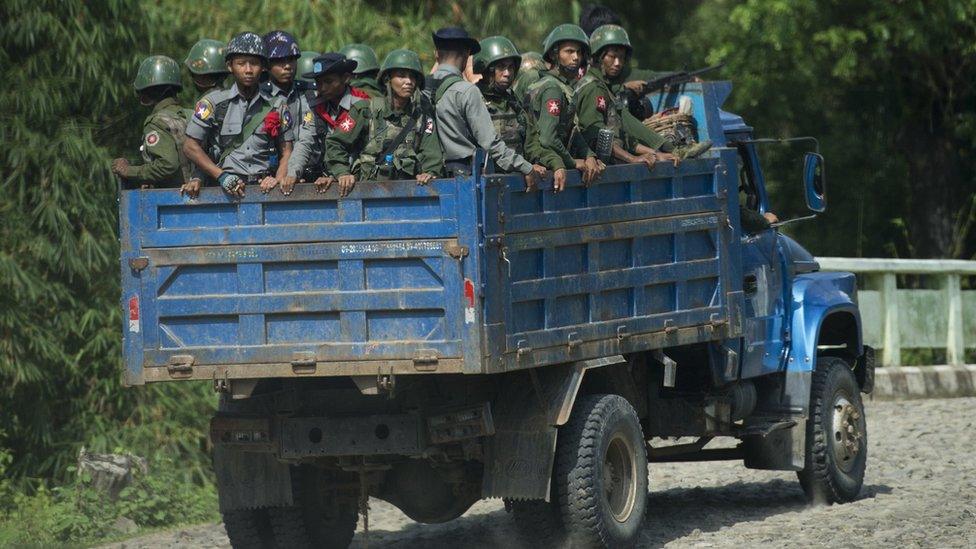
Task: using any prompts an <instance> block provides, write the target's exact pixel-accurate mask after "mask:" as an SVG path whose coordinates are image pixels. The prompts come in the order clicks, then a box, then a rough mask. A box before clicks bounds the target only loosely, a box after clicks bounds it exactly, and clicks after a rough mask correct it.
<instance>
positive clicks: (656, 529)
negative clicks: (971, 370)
mask: <svg viewBox="0 0 976 549" xmlns="http://www.w3.org/2000/svg"><path fill="white" fill-rule="evenodd" d="M974 410H976V398H959V399H950V400H916V401H887V402H869V403H868V404H867V415H868V441H869V451H868V452H869V453H868V470H867V478H866V479H865V483H864V488H863V490H862V491H861V497H860V499H859V500H857V501H855V502H853V503H850V504H847V505H835V506H831V507H810V506H808V505H807V504H806V503H805V501H804V499H803V494H802V492H801V491H800V487H799V485H798V484H797V482H796V477H795V475H794V474H793V473H785V472H774V471H752V470H749V469H745V468H744V467H742V465H741V464H739V463H736V462H714V463H677V464H658V465H654V466H652V468H651V476H650V490H651V495H650V506H649V507H650V508H649V511H648V520H647V526H646V528H645V530H644V532H643V533H642V536H641V542H640V546H641V547H661V546H663V547H783V546H787V545H794V546H799V547H809V546H829V547H885V546H888V547H919V546H925V547H976V453H974V450H976V444H974V442H973V434H974V433H973V431H974V427H976V419H974V418H976V413H974ZM371 509H372V510H371V513H370V534H369V547H371V548H382V547H391V548H408V547H423V548H445V549H446V548H450V549H461V548H481V547H512V546H513V545H514V544H515V541H514V539H515V538H514V536H515V534H514V529H513V527H512V525H511V522H510V519H509V517H508V516H507V515H506V513H505V510H504V509H503V507H502V503H501V502H500V501H497V500H491V501H481V502H479V503H477V504H476V505H475V506H474V507H472V508H471V510H470V511H468V512H467V514H465V515H464V516H463V517H461V518H459V519H457V520H455V521H453V522H450V523H447V524H440V525H422V524H417V523H414V522H412V521H411V520H410V519H408V518H406V517H405V516H404V515H403V514H402V513H400V512H399V511H398V510H397V509H396V508H394V507H392V506H390V505H389V504H386V503H384V502H381V501H372V502H371ZM360 527H362V524H361V523H360ZM363 542H364V536H363V534H362V531H361V530H360V531H359V532H358V533H357V534H356V538H355V540H354V541H353V547H363V545H364V544H363ZM110 547H113V548H116V549H121V548H127V549H130V548H149V547H153V548H155V547H229V544H228V542H227V537H226V536H225V535H224V531H223V527H222V526H221V525H220V524H208V525H201V526H196V527H192V528H186V529H183V530H179V531H171V532H165V533H158V534H153V535H151V536H146V537H142V538H137V539H132V540H128V541H126V542H123V543H118V544H114V545H112V546H110Z"/></svg>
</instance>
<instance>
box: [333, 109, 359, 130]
mask: <svg viewBox="0 0 976 549" xmlns="http://www.w3.org/2000/svg"><path fill="white" fill-rule="evenodd" d="M336 127H338V128H339V131H341V132H343V133H349V132H351V131H352V129H353V128H355V127H356V121H355V120H353V118H352V117H351V116H349V113H342V117H340V119H339V124H338V125H337V126H336Z"/></svg>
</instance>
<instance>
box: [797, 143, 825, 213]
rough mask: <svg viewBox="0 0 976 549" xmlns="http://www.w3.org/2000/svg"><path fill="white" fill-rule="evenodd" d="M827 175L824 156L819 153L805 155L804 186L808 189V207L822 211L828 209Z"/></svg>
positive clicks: (818, 211) (815, 210)
mask: <svg viewBox="0 0 976 549" xmlns="http://www.w3.org/2000/svg"><path fill="white" fill-rule="evenodd" d="M826 185H827V177H826V175H825V174H824V158H823V156H820V155H819V154H817V153H807V154H806V155H805V156H804V157H803V187H804V188H805V189H806V198H807V208H810V210H811V211H814V212H817V213H821V212H823V211H824V210H826V209H827V186H826Z"/></svg>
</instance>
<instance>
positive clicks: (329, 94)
mask: <svg viewBox="0 0 976 549" xmlns="http://www.w3.org/2000/svg"><path fill="white" fill-rule="evenodd" d="M355 69H356V61H353V60H352V59H346V56H344V55H342V54H341V53H335V52H330V53H326V54H325V55H322V56H319V57H317V58H315V61H314V62H313V63H312V69H311V70H310V71H309V72H308V73H306V74H304V75H303V76H305V77H307V78H310V79H312V81H313V82H315V87H316V90H317V94H316V96H315V97H314V98H313V99H312V100H311V109H310V110H309V114H308V115H306V116H307V117H308V120H303V121H302V125H303V126H305V127H304V128H303V129H302V132H301V137H300V138H299V139H298V141H296V142H295V150H294V152H293V153H292V155H291V158H290V159H289V160H288V177H287V178H285V181H286V182H287V184H288V186H291V185H294V183H295V181H296V180H298V179H301V180H305V181H314V182H315V186H316V188H318V190H319V192H325V191H326V190H327V189H328V188H329V186H331V185H332V183H333V182H334V179H333V178H332V177H331V176H329V175H328V174H327V173H325V167H324V166H323V165H322V153H323V150H324V147H325V139H326V138H327V137H328V136H329V134H331V133H332V132H334V131H335V129H336V128H337V127H338V126H339V125H340V124H344V123H346V119H348V118H349V110H350V109H352V107H353V105H355V104H356V103H359V102H360V101H367V102H368V101H369V96H368V95H366V92H364V91H362V90H359V89H358V88H353V87H352V86H350V81H351V80H352V78H353V71H354V70H355Z"/></svg>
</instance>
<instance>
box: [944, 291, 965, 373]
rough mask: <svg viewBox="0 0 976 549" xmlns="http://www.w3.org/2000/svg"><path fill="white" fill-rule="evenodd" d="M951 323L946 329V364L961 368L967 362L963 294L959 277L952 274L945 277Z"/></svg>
mask: <svg viewBox="0 0 976 549" xmlns="http://www.w3.org/2000/svg"><path fill="white" fill-rule="evenodd" d="M942 286H943V288H944V289H945V293H946V305H947V308H948V313H949V319H948V320H949V322H948V327H947V329H946V362H948V363H949V364H951V365H953V366H960V365H962V364H964V363H965V362H966V342H965V339H964V336H963V319H962V292H961V291H960V289H959V275H958V274H954V273H950V274H947V275H946V276H945V277H943V280H942Z"/></svg>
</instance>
